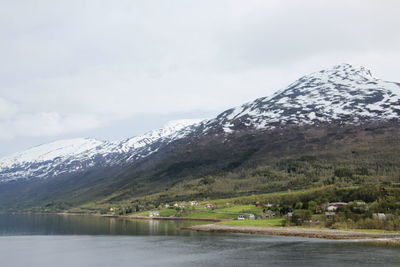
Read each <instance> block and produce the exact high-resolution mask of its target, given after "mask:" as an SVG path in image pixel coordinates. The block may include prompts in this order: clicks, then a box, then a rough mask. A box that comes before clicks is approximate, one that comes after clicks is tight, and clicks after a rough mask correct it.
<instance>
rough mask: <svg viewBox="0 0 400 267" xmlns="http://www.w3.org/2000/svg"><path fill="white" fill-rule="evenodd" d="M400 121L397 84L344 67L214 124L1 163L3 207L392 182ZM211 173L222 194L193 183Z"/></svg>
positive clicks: (72, 145)
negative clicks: (345, 172) (344, 171)
mask: <svg viewBox="0 0 400 267" xmlns="http://www.w3.org/2000/svg"><path fill="white" fill-rule="evenodd" d="M399 115H400V86H399V84H397V83H392V82H386V81H382V80H379V79H376V78H373V77H372V76H371V74H370V72H369V71H368V70H366V69H365V68H362V67H353V66H351V65H348V64H342V65H338V66H335V67H333V68H331V69H327V70H322V71H320V72H316V73H313V74H310V75H307V76H304V77H302V78H300V79H299V80H297V81H295V82H294V83H292V84H291V85H290V86H289V87H288V88H286V89H284V90H280V91H278V92H277V93H275V94H273V95H272V96H269V97H262V98H259V99H256V100H254V101H252V102H249V103H246V104H244V105H242V106H240V107H236V108H232V109H229V110H227V111H224V112H222V113H221V114H220V115H218V116H217V117H216V118H213V119H210V120H204V121H201V122H199V121H195V122H192V121H189V122H180V123H178V124H176V123H173V124H172V125H169V126H168V125H167V127H166V128H163V129H160V130H156V131H153V132H149V133H147V134H145V135H143V136H140V137H134V138H130V139H127V140H124V141H121V142H107V141H98V140H93V139H77V140H69V141H62V142H61V143H56V144H54V143H53V144H49V145H44V146H42V147H39V148H34V149H33V150H29V151H28V152H23V153H20V154H17V155H13V156H11V157H7V158H3V159H2V160H0V178H1V179H2V180H3V181H8V182H3V183H0V207H1V205H7V207H9V206H10V205H13V206H15V205H14V204H15V203H16V204H17V206H18V208H19V207H28V206H47V205H48V203H54V202H56V203H68V205H69V206H76V205H79V204H83V203H86V202H90V201H93V200H96V201H98V202H101V203H109V202H118V201H127V200H132V199H137V198H139V197H142V196H146V195H148V194H157V196H158V197H159V199H164V198H163V197H162V196H163V195H165V196H168V197H169V201H171V198H172V199H173V198H177V197H178V195H177V194H176V193H169V192H170V191H171V190H175V189H174V188H180V189H179V190H180V191H179V190H178V191H179V192H180V193H182V192H186V193H185V194H189V195H188V196H186V197H188V198H189V197H191V198H194V197H199V198H200V197H213V196H214V197H219V196H220V194H234V193H238V194H245V193H249V192H250V193H251V192H266V191H268V192H270V191H273V190H286V189H299V188H304V187H307V186H311V185H316V184H318V185H320V184H321V183H325V182H327V181H328V180H329V179H331V178H332V177H335V175H336V170H337V169H338V168H342V167H343V168H349V169H350V171H349V172H350V173H354V175H350V176H349V177H345V179H344V178H343V179H344V180H343V181H342V180H340V179H339V180H340V181H341V182H344V183H349V184H351V183H360V182H365V181H382V182H390V181H395V179H397V178H398V177H400V172H399V170H398V168H397V167H396V166H398V165H399V164H400V161H399V160H397V159H398V158H400V124H399V122H398V118H399ZM67 144H68V145H67ZM44 148H46V149H44ZM49 148H51V149H49ZM37 149H39V151H40V153H39V152H37V151H36V150H37ZM42 149H43V150H42ZM398 152H399V153H398ZM307 159H311V160H310V161H308V160H307ZM303 165H304V166H303ZM258 168H262V169H263V171H262V172H261V174H260V175H259V174H255V175H253V174H254V173H259V172H258V171H256V170H258ZM266 170H267V171H266ZM360 170H362V171H360ZM257 175H259V176H257ZM209 176H212V177H216V178H217V182H215V185H218V184H219V183H223V184H221V185H220V188H219V189H218V188H217V187H210V186H209V185H208V186H207V185H205V184H202V182H199V181H198V180H196V179H200V178H201V177H209ZM235 177H236V178H235ZM16 178H25V179H16ZM33 178H41V179H33ZM50 178H51V179H50ZM191 181H195V182H191ZM329 181H330V180H329ZM336 181H337V180H336ZM164 200H165V201H168V200H166V199H164ZM158 201H160V200H158ZM4 203H7V204H4ZM46 203H47V204H46Z"/></svg>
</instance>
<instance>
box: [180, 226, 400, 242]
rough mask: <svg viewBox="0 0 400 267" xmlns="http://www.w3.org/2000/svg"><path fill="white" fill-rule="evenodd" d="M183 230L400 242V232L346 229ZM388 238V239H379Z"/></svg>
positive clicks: (214, 228)
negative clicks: (371, 231) (370, 231)
mask: <svg viewBox="0 0 400 267" xmlns="http://www.w3.org/2000/svg"><path fill="white" fill-rule="evenodd" d="M182 229H183V230H194V231H203V232H225V233H246V234H265V235H281V236H298V237H309V238H326V239H368V240H371V239H377V240H376V242H377V243H385V242H386V243H387V242H389V243H392V244H395V243H397V244H400V234H393V233H368V232H357V231H354V230H352V231H346V230H332V229H315V228H301V227H253V226H228V225H218V224H206V225H195V226H190V227H183V228H182ZM378 239H387V240H378ZM388 240H390V241H388Z"/></svg>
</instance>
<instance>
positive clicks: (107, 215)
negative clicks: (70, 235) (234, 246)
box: [43, 212, 224, 222]
mask: <svg viewBox="0 0 400 267" xmlns="http://www.w3.org/2000/svg"><path fill="white" fill-rule="evenodd" d="M43 214H57V215H71V216H94V217H105V218H119V219H132V220H158V221H200V222H222V221H224V220H221V219H206V218H182V217H147V216H126V215H110V214H98V213H69V212H56V213H43Z"/></svg>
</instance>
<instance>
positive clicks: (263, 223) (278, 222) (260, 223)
mask: <svg viewBox="0 0 400 267" xmlns="http://www.w3.org/2000/svg"><path fill="white" fill-rule="evenodd" d="M282 220H283V219H282V218H272V219H260V220H242V221H238V220H235V221H225V222H219V223H218V224H222V225H230V226H255V227H276V226H282Z"/></svg>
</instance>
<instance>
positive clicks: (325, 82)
mask: <svg viewBox="0 0 400 267" xmlns="http://www.w3.org/2000/svg"><path fill="white" fill-rule="evenodd" d="M399 117H400V84H398V83H393V82H386V81H382V80H379V79H376V78H374V77H373V76H372V75H371V72H370V71H369V70H367V69H366V68H364V67H354V66H352V65H349V64H341V65H337V66H335V67H333V68H331V69H326V70H321V71H319V72H316V73H312V74H310V75H307V76H304V77H302V78H300V79H298V80H297V81H295V82H294V83H292V84H291V85H289V86H288V88H286V89H284V90H280V91H278V92H276V93H275V94H273V95H271V96H269V97H262V98H258V99H256V100H254V101H252V102H250V103H246V104H244V105H242V106H240V107H236V108H232V109H229V110H227V111H225V112H223V113H221V114H220V115H219V116H218V117H217V118H215V119H213V120H210V121H208V122H206V123H204V125H203V131H205V132H209V131H212V130H213V129H214V130H215V128H220V129H222V130H223V131H224V132H225V133H231V132H233V131H237V130H243V129H249V128H252V129H264V130H265V129H273V128H276V127H282V126H286V125H304V124H320V123H360V122H362V121H367V120H369V121H370V120H390V119H398V118H399Z"/></svg>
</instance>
